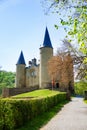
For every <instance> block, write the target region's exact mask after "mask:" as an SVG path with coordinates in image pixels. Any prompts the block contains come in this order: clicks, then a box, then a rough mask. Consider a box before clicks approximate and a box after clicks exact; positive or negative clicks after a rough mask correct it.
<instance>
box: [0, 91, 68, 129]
mask: <svg viewBox="0 0 87 130" xmlns="http://www.w3.org/2000/svg"><path fill="white" fill-rule="evenodd" d="M64 100H66V93H59V94H55V95H54V96H48V97H45V98H38V99H32V100H19V99H18V100H14V99H10V98H8V99H1V100H0V129H4V130H13V129H15V128H18V127H20V126H22V125H23V124H25V123H26V122H27V121H28V120H31V119H33V118H34V117H36V116H37V115H40V114H42V113H43V112H46V111H49V109H51V108H52V107H54V106H55V105H56V104H57V103H59V102H62V101H64Z"/></svg>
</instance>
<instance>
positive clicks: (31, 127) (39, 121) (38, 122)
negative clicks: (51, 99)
mask: <svg viewBox="0 0 87 130" xmlns="http://www.w3.org/2000/svg"><path fill="white" fill-rule="evenodd" d="M67 102H68V101H63V102H61V103H58V104H57V105H56V106H54V107H52V108H51V109H50V110H49V111H47V112H44V113H43V114H41V115H38V116H37V117H35V118H33V119H32V120H30V121H28V122H27V123H26V124H25V125H24V126H23V127H21V128H19V129H17V130H39V129H40V128H41V127H43V126H44V125H45V124H46V123H47V122H48V121H50V119H51V118H52V117H53V116H55V115H56V114H57V113H58V112H59V111H60V110H61V108H62V107H63V106H64V104H66V103H67Z"/></svg>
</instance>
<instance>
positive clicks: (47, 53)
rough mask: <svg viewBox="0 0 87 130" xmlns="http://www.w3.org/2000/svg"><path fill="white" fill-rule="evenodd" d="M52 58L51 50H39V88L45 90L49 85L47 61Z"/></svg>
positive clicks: (44, 48) (47, 48) (46, 48)
mask: <svg viewBox="0 0 87 130" xmlns="http://www.w3.org/2000/svg"><path fill="white" fill-rule="evenodd" d="M52 56H53V48H49V47H42V48H40V82H39V83H40V85H39V86H40V88H47V87H49V85H50V83H51V79H50V76H49V74H48V68H47V66H48V61H49V59H50V58H51V57H52Z"/></svg>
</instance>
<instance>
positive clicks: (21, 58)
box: [17, 51, 25, 65]
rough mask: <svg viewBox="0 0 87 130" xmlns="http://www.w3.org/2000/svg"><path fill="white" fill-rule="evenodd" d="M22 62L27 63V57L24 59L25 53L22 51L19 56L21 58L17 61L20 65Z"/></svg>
mask: <svg viewBox="0 0 87 130" xmlns="http://www.w3.org/2000/svg"><path fill="white" fill-rule="evenodd" d="M20 64H23V65H25V59H24V55H23V52H22V51H21V53H20V56H19V59H18V62H17V65H20Z"/></svg>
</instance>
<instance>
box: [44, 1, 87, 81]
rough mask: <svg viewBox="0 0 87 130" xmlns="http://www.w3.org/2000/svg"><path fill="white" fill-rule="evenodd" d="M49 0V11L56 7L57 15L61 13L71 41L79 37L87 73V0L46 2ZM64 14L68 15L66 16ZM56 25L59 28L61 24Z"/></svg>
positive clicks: (61, 20) (86, 73)
mask: <svg viewBox="0 0 87 130" xmlns="http://www.w3.org/2000/svg"><path fill="white" fill-rule="evenodd" d="M47 2H49V4H50V5H49V7H48V10H47V11H49V10H50V9H53V8H54V9H55V10H56V13H57V15H58V14H59V15H60V14H61V15H60V23H61V24H62V25H63V26H64V29H65V31H66V32H67V37H68V39H70V40H69V41H70V42H71V41H72V40H73V39H77V41H78V44H79V50H80V51H81V52H82V56H80V58H79V59H80V60H81V59H82V61H83V64H84V66H83V65H82V67H81V69H82V68H86V69H85V71H84V73H85V75H87V0H78V1H77V0H53V1H51V0H45V3H47ZM62 12H63V13H62ZM65 12H66V13H65ZM67 12H68V13H67ZM63 14H64V15H66V16H65V17H64V18H63V17H62V16H63ZM55 27H56V28H57V29H58V27H59V26H58V25H55ZM82 57H83V58H82ZM82 70H83V69H82ZM85 78H86V79H87V77H85Z"/></svg>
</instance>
